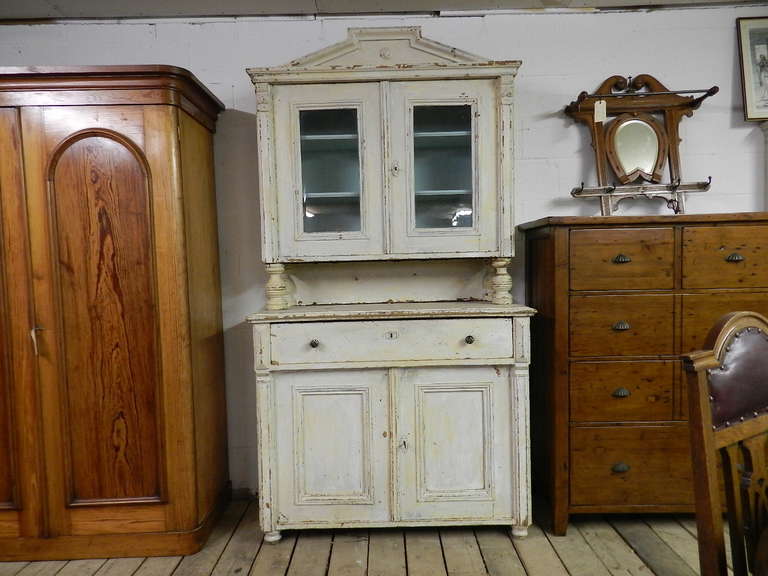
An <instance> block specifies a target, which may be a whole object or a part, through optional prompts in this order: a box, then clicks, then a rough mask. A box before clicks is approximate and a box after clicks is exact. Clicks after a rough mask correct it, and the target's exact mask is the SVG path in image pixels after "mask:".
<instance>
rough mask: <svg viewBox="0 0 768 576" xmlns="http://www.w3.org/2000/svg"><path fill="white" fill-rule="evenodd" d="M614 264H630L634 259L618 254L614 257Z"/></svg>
mask: <svg viewBox="0 0 768 576" xmlns="http://www.w3.org/2000/svg"><path fill="white" fill-rule="evenodd" d="M612 262H613V263H614V264H629V263H630V262H632V258H630V257H629V256H627V255H626V254H616V256H614V257H613V260H612Z"/></svg>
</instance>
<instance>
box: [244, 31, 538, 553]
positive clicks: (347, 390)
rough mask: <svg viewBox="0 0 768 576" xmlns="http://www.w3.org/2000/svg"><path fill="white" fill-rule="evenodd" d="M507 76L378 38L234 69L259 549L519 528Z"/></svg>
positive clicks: (521, 496)
mask: <svg viewBox="0 0 768 576" xmlns="http://www.w3.org/2000/svg"><path fill="white" fill-rule="evenodd" d="M519 64H520V63H519V62H517V61H504V62H494V61H487V60H484V59H482V58H480V57H477V56H474V55H471V54H467V53H465V52H462V51H460V50H458V49H455V48H451V47H449V46H445V45H443V44H440V43H437V42H434V41H431V40H427V39H425V38H422V36H421V32H420V30H419V29H418V28H373V29H350V31H349V37H348V39H347V40H346V41H344V42H341V43H339V44H335V45H333V46H330V47H329V48H326V49H324V50H320V51H319V52H315V53H313V54H310V55H309V56H306V57H303V58H300V59H298V60H295V61H293V62H291V63H290V64H288V65H286V66H280V67H276V68H262V69H250V70H249V71H248V72H249V74H250V75H251V79H252V80H253V82H254V85H255V87H256V94H257V116H258V141H259V174H260V181H259V193H260V200H261V226H262V230H261V232H262V259H263V261H264V262H265V263H266V265H267V272H268V280H267V285H266V290H265V292H266V299H267V303H266V307H265V310H263V311H262V312H259V313H257V314H253V315H252V316H250V317H249V319H248V320H249V321H250V322H251V323H252V324H253V330H254V332H253V333H254V355H255V370H256V381H257V404H258V407H257V414H258V425H259V426H258V429H259V505H260V513H261V523H262V528H263V529H264V531H265V533H266V536H265V538H266V539H267V540H268V541H274V540H278V539H279V538H280V531H281V530H284V529H297V528H321V527H322V528H332V527H341V526H357V527H372V526H405V525H408V526H418V525H456V524H504V525H509V526H511V527H512V528H513V532H514V533H515V534H518V535H523V534H525V532H526V530H527V526H528V525H529V524H530V518H531V509H530V508H531V504H530V472H529V466H528V462H529V459H530V456H529V447H528V436H529V435H528V363H529V321H528V317H529V316H530V315H531V314H533V313H534V311H533V310H531V309H530V308H526V307H524V306H520V305H517V304H514V303H513V300H512V295H511V292H510V288H511V285H512V282H511V278H510V276H509V273H508V272H507V266H508V265H509V262H510V260H509V259H510V258H511V257H512V256H513V255H514V250H513V242H512V230H513V215H512V206H513V194H512V193H513V186H512V183H513V177H512V176H513V172H512V168H513V145H512V140H513V139H512V134H513V125H512V123H513V80H514V76H515V74H516V72H517V67H518V66H519ZM459 258H460V259H464V261H465V262H463V263H460V262H458V261H457V260H456V259H459ZM417 260H418V261H420V267H421V268H422V269H426V268H428V267H434V273H429V272H425V271H423V270H419V271H418V272H416V271H414V270H415V269H414V266H413V264H414V262H415V261H417ZM447 261H452V262H455V263H456V264H455V266H447V265H446V262H447ZM438 262H441V263H440V264H438ZM467 262H471V264H467ZM330 263H334V264H330ZM373 263H378V264H376V265H378V266H386V267H387V268H386V272H382V270H381V269H380V270H378V271H374V270H373V268H372V266H373ZM356 264H357V265H358V268H356V267H355V265H356ZM489 264H490V265H489ZM307 266H314V267H315V269H314V271H313V272H312V273H308V272H307V270H306V267H307ZM329 266H331V267H335V271H331V268H329ZM483 269H485V270H486V273H485V278H484V280H483V281H482V285H483V294H482V295H481V299H477V298H476V288H475V287H476V286H477V284H478V282H477V278H478V274H479V275H480V277H482V276H483V272H482V270H483ZM478 270H479V272H478ZM342 271H343V272H342ZM451 273H453V277H451V278H450V280H447V279H446V274H451ZM345 274H346V276H345ZM462 274H463V275H464V276H461V275H462ZM361 276H363V277H364V278H363V279H362V282H361V278H360V277H361ZM457 276H459V277H457ZM406 277H407V278H406ZM417 277H418V278H422V277H423V278H424V281H423V282H422V281H420V280H415V281H414V280H412V278H417ZM441 277H442V281H441ZM308 278H309V279H311V280H310V281H307V279H308ZM375 278H380V280H379V282H378V284H376V281H375V280H372V279H375ZM398 278H402V286H399V285H398V287H397V295H394V294H388V293H386V290H385V289H384V286H393V285H395V284H398V281H397V280H398ZM409 281H410V285H409V284H408V282H409ZM313 283H315V284H317V285H318V288H317V290H316V291H315V292H314V293H313V291H312V285H313ZM362 284H365V285H367V286H368V287H369V289H368V290H367V291H366V290H360V289H359V286H361V285H362ZM297 285H298V287H299V288H300V290H299V289H297ZM371 286H375V287H374V288H373V289H371ZM409 286H410V288H409ZM470 287H472V288H470ZM463 288H466V290H467V292H466V293H462V289H463ZM299 292H301V297H298V296H297V294H298V293H299ZM425 295H426V296H425ZM457 297H458V298H461V299H462V301H457V300H456V298H457ZM448 300H452V301H448ZM464 300H466V301H464ZM297 301H301V302H305V303H308V304H305V305H298V306H297V305H296V303H297ZM318 302H322V304H318Z"/></svg>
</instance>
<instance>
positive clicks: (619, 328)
mask: <svg viewBox="0 0 768 576" xmlns="http://www.w3.org/2000/svg"><path fill="white" fill-rule="evenodd" d="M611 328H613V329H614V330H615V331H616V332H624V331H625V330H629V329H630V328H632V326H630V324H629V322H627V321H626V320H619V321H618V322H616V324H614V325H613V326H611Z"/></svg>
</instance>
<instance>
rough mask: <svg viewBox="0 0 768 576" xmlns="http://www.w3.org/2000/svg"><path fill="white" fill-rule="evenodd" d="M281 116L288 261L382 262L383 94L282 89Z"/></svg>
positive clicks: (346, 87)
mask: <svg viewBox="0 0 768 576" xmlns="http://www.w3.org/2000/svg"><path fill="white" fill-rule="evenodd" d="M275 113H276V115H277V119H278V120H277V128H276V133H275V150H276V154H277V158H278V166H279V169H278V170H277V213H278V214H277V217H278V219H279V222H280V227H279V228H280V237H279V243H280V246H279V255H280V257H282V258H292V257H309V258H310V259H311V258H312V257H330V256H347V257H348V256H364V255H372V254H381V253H382V252H383V251H384V239H383V227H382V203H383V198H382V181H381V157H382V154H381V150H382V143H381V104H380V96H379V89H378V86H377V85H376V84H375V83H370V84H343V85H338V86H322V87H319V86H278V87H276V88H275ZM262 209H267V207H262Z"/></svg>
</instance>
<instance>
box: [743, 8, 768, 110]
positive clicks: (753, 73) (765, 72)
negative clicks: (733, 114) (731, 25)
mask: <svg viewBox="0 0 768 576" xmlns="http://www.w3.org/2000/svg"><path fill="white" fill-rule="evenodd" d="M736 27H737V28H738V31H739V55H740V61H741V89H742V92H743V94H744V119H745V120H768V17H765V18H738V19H737V20H736Z"/></svg>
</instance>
